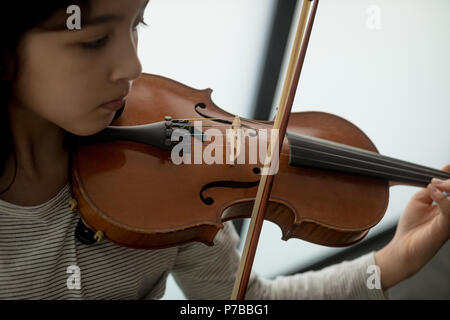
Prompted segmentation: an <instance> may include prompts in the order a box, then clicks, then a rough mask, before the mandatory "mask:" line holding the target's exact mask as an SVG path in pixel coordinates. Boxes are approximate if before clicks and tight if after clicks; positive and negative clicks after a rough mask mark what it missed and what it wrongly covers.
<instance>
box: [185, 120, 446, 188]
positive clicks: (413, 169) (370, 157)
mask: <svg viewBox="0 0 450 320" xmlns="http://www.w3.org/2000/svg"><path fill="white" fill-rule="evenodd" d="M234 119H235V118H231V117H230V118H198V119H183V120H195V121H215V120H222V121H229V120H234ZM245 120H246V121H248V122H251V123H255V124H258V125H262V126H266V127H267V128H270V127H271V125H270V124H265V123H261V122H258V121H256V120H248V119H245ZM230 122H231V121H230ZM186 127H195V126H192V125H190V126H186ZM202 127H203V128H205V127H210V128H224V127H227V128H229V125H208V126H203V125H202ZM251 130H254V131H260V130H266V129H260V128H251ZM192 135H194V136H216V135H214V134H205V133H201V134H192ZM224 135H225V136H235V135H234V134H224ZM202 143H205V142H202ZM331 143H332V142H331ZM205 144H206V143H205ZM314 144H316V145H318V146H321V147H323V146H325V147H327V148H330V141H326V140H323V141H320V139H318V140H316V141H314ZM215 146H216V147H224V145H217V144H216V145H215ZM333 147H334V150H336V151H338V152H344V153H345V152H347V153H350V154H351V155H352V156H353V158H351V157H346V156H344V155H340V154H339V153H338V152H334V153H333V152H325V151H320V150H317V149H310V148H309V149H308V148H305V147H299V146H293V145H290V148H292V149H300V150H303V151H305V150H307V151H308V152H313V153H314V152H315V153H322V155H325V156H331V157H338V158H341V159H344V162H345V161H351V162H356V163H357V164H360V166H357V165H350V164H348V163H347V164H345V163H343V162H342V161H338V162H336V161H334V162H333V161H325V160H318V159H317V158H306V157H304V156H295V155H289V154H282V155H287V156H290V158H291V159H297V160H298V159H302V160H303V161H309V162H316V163H318V162H321V163H326V164H328V165H332V166H334V167H337V168H339V167H341V168H342V167H346V168H349V169H352V170H359V171H367V172H372V173H374V174H376V175H387V174H388V175H391V176H397V177H399V178H402V179H407V180H411V179H419V180H418V181H420V182H424V181H428V180H429V179H430V177H435V176H439V177H442V178H450V173H447V172H445V171H440V170H435V169H431V168H427V167H424V166H420V165H416V164H412V163H408V162H406V161H401V160H398V159H394V158H390V157H386V156H383V155H380V154H377V153H373V152H371V151H367V150H363V149H358V148H353V147H350V148H353V149H349V148H348V147H349V146H346V145H340V144H336V143H334V145H333ZM355 156H359V157H363V158H364V159H358V158H355ZM364 164H365V165H369V166H370V165H372V166H376V167H378V169H373V168H364V167H363V166H361V165H364ZM398 171H403V173H404V174H406V175H403V174H399V173H398ZM415 177H416V178H415ZM417 177H418V178H417Z"/></svg>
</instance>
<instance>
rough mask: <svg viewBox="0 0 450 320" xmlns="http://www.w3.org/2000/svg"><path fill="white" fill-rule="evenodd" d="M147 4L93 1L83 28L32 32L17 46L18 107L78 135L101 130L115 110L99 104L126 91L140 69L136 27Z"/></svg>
mask: <svg viewBox="0 0 450 320" xmlns="http://www.w3.org/2000/svg"><path fill="white" fill-rule="evenodd" d="M147 3H148V0H114V1H111V0H93V1H92V8H91V12H90V14H89V23H86V24H85V25H81V30H68V29H63V30H57V31H48V30H44V29H38V28H35V29H32V30H31V31H30V32H28V33H27V34H26V35H25V37H24V38H23V39H22V46H21V49H20V50H19V57H20V61H21V69H20V73H19V77H18V79H17V82H16V83H15V89H14V98H13V101H14V106H19V107H24V108H27V109H29V110H31V111H32V112H34V113H35V114H36V115H38V116H39V117H41V118H43V119H44V120H47V121H49V122H51V123H53V124H55V125H57V126H58V127H60V128H62V129H65V130H67V131H69V132H71V133H73V134H76V135H91V134H94V133H97V132H99V131H101V130H103V129H104V128H105V127H106V126H108V125H109V124H110V123H111V121H112V120H113V117H114V114H115V112H114V111H111V110H107V109H105V108H102V107H100V105H102V104H104V103H106V102H110V101H112V100H116V99H117V98H119V97H120V96H122V95H124V94H125V95H126V94H127V93H128V92H129V90H130V88H131V83H132V81H133V80H134V79H136V78H137V77H138V76H139V75H140V74H141V72H142V67H141V64H140V61H139V59H138V57H137V42H138V35H137V28H138V25H139V24H140V22H142V21H143V14H144V9H145V6H146V5H147ZM81 14H82V15H83V12H81ZM61 15H63V16H62V17H61ZM70 15H71V14H65V13H62V14H58V17H55V16H53V17H52V18H51V19H50V20H49V21H48V23H50V24H51V23H52V20H56V21H58V23H59V24H61V22H62V21H64V25H65V21H66V20H67V19H68V18H69V17H70ZM102 17H104V19H103V18H102ZM108 17H109V18H108ZM53 22H54V21H53ZM95 22H96V23H95Z"/></svg>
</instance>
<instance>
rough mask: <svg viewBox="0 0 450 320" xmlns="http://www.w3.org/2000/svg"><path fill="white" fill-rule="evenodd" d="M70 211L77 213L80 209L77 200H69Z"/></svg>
mask: <svg viewBox="0 0 450 320" xmlns="http://www.w3.org/2000/svg"><path fill="white" fill-rule="evenodd" d="M69 207H70V211H76V210H77V208H78V202H77V200H75V199H71V200H69Z"/></svg>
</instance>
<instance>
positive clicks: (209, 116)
mask: <svg viewBox="0 0 450 320" xmlns="http://www.w3.org/2000/svg"><path fill="white" fill-rule="evenodd" d="M310 2H311V1H304V3H306V5H310ZM315 2H316V3H315V7H314V10H313V12H314V14H315V10H316V9H317V2H318V1H317V0H316V1H315ZM305 12H306V10H305ZM302 17H303V18H304V17H305V15H304V14H303V10H302ZM303 21H304V22H303V24H299V30H300V32H298V34H300V35H301V36H304V37H305V38H306V40H304V41H298V44H297V48H298V55H297V57H298V56H300V57H301V59H300V61H302V60H303V59H304V56H305V52H306V46H307V40H309V35H310V32H311V28H312V23H313V21H314V19H313V18H310V19H309V25H308V30H307V31H306V33H305V32H304V28H305V24H306V19H303ZM305 34H306V36H305ZM300 48H301V50H300ZM301 66H302V63H297V64H293V67H292V68H290V69H292V72H291V80H290V81H289V82H288V83H289V84H290V85H287V86H286V88H287V90H286V94H283V97H285V100H288V101H287V102H286V103H285V104H286V105H288V104H289V103H290V107H292V102H293V95H294V93H295V89H296V88H294V89H292V88H293V87H296V83H297V82H298V78H299V75H300V70H301ZM294 69H295V72H294ZM211 92H212V90H211V89H205V90H197V89H194V88H190V87H188V86H186V85H184V84H181V83H179V82H177V81H175V80H172V79H168V78H165V77H162V76H157V75H151V74H145V73H144V74H142V75H141V76H140V77H139V78H138V79H136V80H135V81H134V83H133V86H132V90H131V92H130V95H129V97H128V99H127V102H126V106H125V108H124V110H123V113H122V114H121V115H120V117H118V118H117V119H116V120H114V121H113V122H112V124H111V126H109V127H107V128H106V129H105V130H103V131H102V132H100V133H98V134H96V135H93V136H89V137H79V143H78V147H77V149H76V150H75V151H74V152H73V153H72V155H71V179H70V184H71V193H72V197H73V200H72V202H71V209H72V210H77V211H78V213H79V214H80V216H81V220H82V223H83V225H84V226H85V227H86V228H85V229H84V232H86V233H90V232H92V235H93V238H94V239H95V240H96V241H101V240H102V239H104V238H106V239H108V240H109V241H112V242H114V243H117V244H119V245H123V246H127V247H132V248H141V249H159V248H167V247H172V246H178V245H181V244H184V243H188V242H192V241H199V242H203V243H205V244H206V245H213V240H214V237H215V235H216V234H217V232H218V231H219V230H220V229H222V228H223V222H225V221H229V220H233V219H242V218H250V217H252V219H253V216H252V215H253V213H254V212H255V211H257V210H255V206H256V205H255V202H257V201H258V199H260V198H261V194H260V188H261V180H262V179H263V178H264V177H267V176H269V177H271V179H272V180H271V181H270V183H268V184H267V186H265V187H264V189H263V191H264V192H262V191H261V193H264V194H265V195H266V197H267V201H266V203H265V205H264V210H263V211H264V215H263V217H262V219H264V220H268V221H271V222H273V223H275V224H277V225H278V226H279V227H280V229H281V231H282V238H283V240H288V239H290V238H299V239H302V240H305V241H309V242H313V243H316V244H320V245H325V246H333V247H343V246H348V245H351V244H354V243H356V242H358V241H360V240H361V239H363V238H364V237H365V236H366V235H367V233H368V232H369V230H370V229H371V228H372V227H374V226H375V225H376V224H377V223H378V222H379V221H380V220H381V219H382V218H383V216H384V213H385V211H386V209H387V206H388V201H389V188H390V187H391V186H393V185H411V186H418V187H426V186H427V185H428V184H429V183H430V181H431V179H432V178H440V179H449V178H450V173H448V172H444V171H441V170H437V169H433V168H429V167H425V166H422V165H418V164H414V163H410V162H406V161H402V160H399V159H394V158H391V157H387V156H384V155H380V154H379V152H378V150H377V149H376V147H375V145H374V144H373V143H372V142H371V141H370V139H369V138H368V137H367V136H366V134H365V133H364V132H363V131H362V130H360V129H359V128H358V127H357V126H355V125H354V124H352V123H351V122H349V121H347V120H345V119H343V118H341V117H338V116H336V115H332V114H328V113H324V112H294V113H290V109H289V108H288V109H284V110H283V111H284V112H285V113H286V114H289V117H288V118H284V119H283V121H281V125H280V121H278V120H279V119H278V118H277V119H275V120H274V121H256V120H251V119H244V118H238V117H236V116H235V115H232V114H230V113H228V112H226V111H224V110H223V109H221V108H220V107H218V106H217V105H215V104H214V102H213V101H212V99H211ZM197 123H200V124H201V126H198V125H197V126H196V124H197ZM277 123H278V128H281V129H280V134H279V137H278V140H277V141H279V144H278V145H277V148H279V151H280V152H279V154H278V157H277V161H276V165H277V166H276V168H277V169H276V178H275V174H269V175H267V172H266V173H265V172H264V169H265V168H266V164H267V163H266V162H263V164H258V163H256V164H255V163H252V162H251V161H248V159H247V158H245V159H246V161H241V162H239V161H237V160H238V159H239V155H240V153H239V151H240V150H244V151H245V150H250V149H252V146H251V143H252V141H254V139H257V140H258V141H261V142H262V145H264V144H265V143H266V144H268V145H272V143H273V141H270V135H268V134H263V133H265V132H267V130H268V129H271V128H274V127H276V125H277ZM283 124H284V128H283ZM240 129H245V130H247V131H246V132H247V133H248V135H247V136H245V137H244V138H243V139H237V138H236V137H238V135H236V136H234V135H233V134H231V138H225V139H222V140H221V142H220V141H219V142H218V143H217V141H215V140H214V141H212V140H213V139H212V138H210V134H209V133H208V131H210V130H214V132H215V136H222V137H230V132H231V133H236V132H237V131H239V130H240ZM176 132H182V133H183V135H181V136H178V138H177V139H174V134H175V133H176ZM275 140H276V139H275ZM181 143H184V144H185V145H184V146H188V147H189V146H194V147H195V146H201V147H202V150H209V151H211V150H214V152H212V151H211V152H210V154H211V155H212V154H214V158H215V159H216V160H220V159H222V160H223V161H215V162H214V163H210V162H205V161H195V160H201V159H198V156H197V159H196V154H197V153H196V152H194V151H195V150H194V151H192V150H190V149H189V148H184V147H183V148H179V146H180V144H181ZM238 145H239V146H240V147H239V148H238V147H237V146H238ZM177 148H178V149H177ZM194 149H195V148H194ZM262 149H264V148H262ZM174 150H175V152H174ZM230 150H231V151H232V152H231V157H230ZM273 150H274V149H273ZM269 151H270V150H267V153H266V154H265V156H267V155H268V154H269V155H270V156H272V155H273V154H272V152H269ZM200 154H201V155H204V153H200ZM246 156H248V157H250V155H249V154H247V155H246ZM180 158H181V159H184V160H185V161H184V162H181V163H180V162H179V161H175V160H176V159H178V160H179V159H180ZM270 164H272V163H271V162H270ZM258 186H259V187H258ZM324 190H325V191H324ZM258 214H259V211H258ZM260 219H261V218H260ZM247 271H248V268H247ZM248 272H249V271H248ZM244 282H245V281H244ZM241 296H242V294H241Z"/></svg>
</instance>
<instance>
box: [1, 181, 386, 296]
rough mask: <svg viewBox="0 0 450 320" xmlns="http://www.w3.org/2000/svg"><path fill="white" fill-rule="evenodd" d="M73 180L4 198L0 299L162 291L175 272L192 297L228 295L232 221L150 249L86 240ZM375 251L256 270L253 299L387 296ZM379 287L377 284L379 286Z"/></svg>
mask: <svg viewBox="0 0 450 320" xmlns="http://www.w3.org/2000/svg"><path fill="white" fill-rule="evenodd" d="M70 199H71V193H70V188H69V185H68V184H67V185H66V186H65V187H64V188H63V189H61V190H60V191H59V192H58V194H56V195H55V196H54V197H53V198H52V199H51V200H49V201H48V202H46V203H43V204H41V205H37V206H28V207H23V206H19V205H15V204H11V203H8V202H5V201H2V200H0V299H133V300H134V299H159V298H161V297H162V296H163V295H164V291H165V283H166V280H167V276H168V275H169V273H171V274H172V275H173V277H174V279H175V281H176V282H177V284H178V285H179V286H180V288H181V289H182V291H183V292H184V294H185V296H186V298H188V299H229V298H230V296H231V291H232V288H233V284H234V279H235V275H236V272H237V268H238V265H239V253H238V251H237V249H236V245H237V243H238V241H239V237H238V235H237V233H236V231H235V229H234V227H233V224H232V223H230V222H227V223H225V228H224V229H222V230H220V231H219V232H218V234H217V236H216V238H215V240H214V243H215V245H214V246H211V247H209V246H206V245H204V244H202V243H189V244H185V245H181V246H178V247H173V248H168V249H160V250H143V249H132V248H127V247H122V246H119V245H116V244H114V243H111V242H109V241H107V240H104V241H102V242H100V243H95V244H93V245H85V244H82V243H81V242H79V241H78V240H77V239H76V238H75V236H74V231H75V227H76V225H77V223H78V220H79V216H78V214H77V213H75V212H72V211H70V209H69V206H68V201H69V200H70ZM373 265H375V261H374V253H373V252H372V253H370V254H367V255H364V256H362V257H360V258H358V259H356V260H353V261H346V262H343V263H341V264H338V265H335V266H331V267H328V268H325V269H323V270H320V271H315V272H307V273H303V274H297V275H293V276H279V277H277V278H275V279H271V280H268V279H263V278H261V277H259V276H258V275H257V274H255V273H252V275H251V279H250V282H249V286H248V289H247V296H246V298H247V299H383V298H385V296H384V293H383V291H382V290H381V289H377V288H376V286H375V288H373V289H371V286H370V285H368V277H369V276H370V274H368V271H367V270H368V268H369V266H373ZM372 287H373V286H372Z"/></svg>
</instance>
